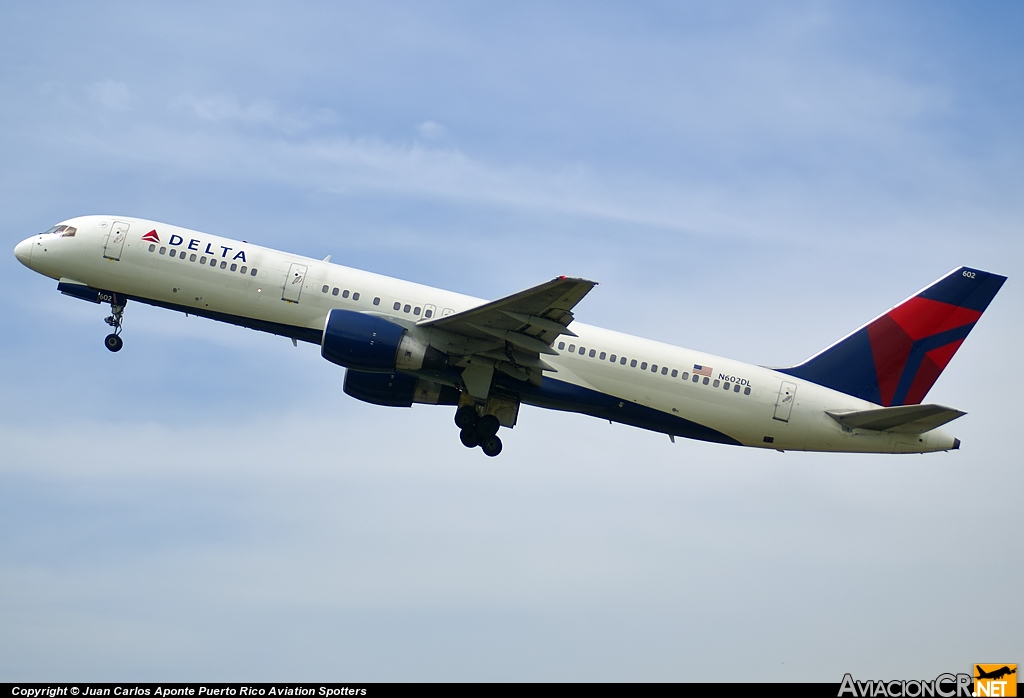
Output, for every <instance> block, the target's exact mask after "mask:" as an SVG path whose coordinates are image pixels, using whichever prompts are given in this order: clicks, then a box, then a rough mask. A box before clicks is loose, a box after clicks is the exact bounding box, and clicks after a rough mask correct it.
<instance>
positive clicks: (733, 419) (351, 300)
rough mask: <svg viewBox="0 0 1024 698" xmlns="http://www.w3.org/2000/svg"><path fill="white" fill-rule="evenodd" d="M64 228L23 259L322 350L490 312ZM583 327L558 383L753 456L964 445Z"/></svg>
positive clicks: (248, 257)
mask: <svg viewBox="0 0 1024 698" xmlns="http://www.w3.org/2000/svg"><path fill="white" fill-rule="evenodd" d="M65 223H67V224H69V225H72V226H74V227H76V228H77V232H76V234H75V235H74V237H61V236H60V234H50V235H45V234H44V235H38V236H34V237H32V238H29V239H28V240H26V241H24V242H23V243H21V244H20V245H19V246H18V248H17V250H16V253H17V255H18V258H19V259H21V260H22V261H23V262H24V263H25V264H26V265H27V266H29V267H30V268H32V269H33V270H35V271H37V272H39V273H41V274H45V275H47V276H50V277H52V278H55V279H59V280H63V281H67V282H76V283H79V284H85V285H87V286H90V287H92V288H96V289H103V290H106V291H112V292H115V293H118V294H124V295H126V296H129V297H131V298H134V299H137V300H141V301H143V302H150V303H153V304H155V305H162V306H166V307H172V308H175V309H178V310H182V311H185V312H189V311H196V312H198V313H199V314H207V315H211V316H213V317H215V318H217V319H225V320H228V321H231V322H237V323H238V324H250V323H247V322H246V321H256V326H259V328H260V329H268V330H269V331H278V330H277V329H275V328H277V327H280V328H282V329H281V330H280V331H279V333H280V334H288V335H291V336H293V337H298V338H300V339H305V340H307V341H319V340H318V339H317V337H319V336H320V334H321V333H322V331H323V329H324V324H325V321H326V319H327V315H328V313H329V312H330V310H331V309H333V308H342V309H346V310H353V311H362V312H373V313H375V314H379V315H381V316H383V317H387V318H389V319H392V320H394V321H396V322H398V323H400V324H404V325H406V326H409V325H412V324H414V323H416V322H423V321H424V320H426V319H429V318H436V317H442V316H445V315H450V314H453V313H459V312H462V311H465V310H468V309H470V308H473V307H476V306H479V305H482V304H483V303H484V302H485V301H483V300H481V299H478V298H473V297H470V296H465V295H462V294H458V293H453V292H451V291H445V290H442V289H438V288H432V287H429V286H424V285H421V284H416V283H412V282H408V281H402V280H400V279H394V278H390V277H387V276H382V275H379V274H373V273H370V272H366V271H360V270H358V269H352V268H349V267H345V266H341V265H338V264H332V263H330V262H327V261H320V260H316V259H310V258H308V257H303V256H301V255H296V254H291V253H287V252H279V251H277V250H272V249H267V248H264V247H260V246H258V245H253V244H250V243H248V242H243V241H238V240H232V239H228V238H222V237H217V236H215V235H209V234H206V233H199V232H195V231H192V230H187V229H184V228H178V227H175V226H171V225H165V224H162V223H155V222H152V221H146V220H142V219H137V218H130V217H113V216H84V217H80V218H75V219H72V220H69V221H65ZM124 224H127V226H128V231H127V234H126V235H122V236H121V237H120V239H116V237H117V236H116V233H115V231H114V228H115V226H117V225H122V226H123V225H124ZM150 230H155V231H157V237H158V238H159V240H160V241H159V242H149V241H146V240H144V239H142V237H141V236H142V235H143V234H145V233H147V232H148V231H150ZM115 248H116V249H115ZM172 251H174V253H175V255H174V256H173V257H172V256H171V252H172ZM296 265H298V266H296ZM301 267H305V268H306V269H305V270H303V273H302V277H301V283H300V284H297V285H296V284H293V285H292V287H291V288H289V284H288V281H289V280H290V279H294V274H295V270H296V269H301ZM243 269H244V272H243ZM254 270H255V275H253V272H254ZM296 286H301V288H297V287H296ZM218 315H220V316H224V317H218ZM250 326H253V325H252V324H250ZM284 328H295V329H294V330H292V329H288V330H286V329H284ZM571 330H572V331H573V332H574V333H575V334H576V335H577V337H575V338H570V337H568V336H562V337H560V338H559V339H558V340H557V341H556V342H555V343H554V345H553V348H555V349H556V350H557V355H552V356H544V360H545V361H546V362H547V363H548V364H550V365H551V366H552V367H553V368H555V369H557V372H555V373H550V372H546V373H545V374H544V375H545V380H548V379H549V378H550V379H551V380H556V381H561V382H564V383H568V384H570V385H572V386H576V387H577V388H585V389H588V390H589V391H594V393H596V394H600V395H601V396H603V397H608V396H610V397H611V398H613V399H615V400H618V401H620V403H619V404H620V405H622V404H624V403H634V404H636V405H642V406H644V407H647V408H650V409H652V410H656V411H658V412H661V413H665V414H666V415H671V416H673V417H679V418H682V419H685V420H688V421H689V422H693V423H695V424H698V425H702V426H703V427H707V428H709V429H712V430H715V431H717V432H720V433H721V434H724V435H727V436H728V437H729V438H730V439H731V440H732V442H738V443H739V444H742V445H744V446H755V447H761V448H772V449H778V450H809V451H844V452H875V453H910V452H916V453H922V452H929V451H944V450H949V449H951V448H954V439H953V438H952V437H951V436H949V435H947V434H945V433H943V432H942V431H940V430H938V429H934V430H932V431H929V432H926V433H924V434H900V433H890V432H877V431H871V430H860V429H846V428H844V427H842V426H840V424H839V423H838V422H836V421H835V420H834V419H832V418H831V417H829V416H828V415H827V414H826V410H862V409H869V408H873V407H877V405H873V404H872V403H869V402H867V401H864V400H860V399H857V398H854V397H850V396H849V395H846V394H844V393H840V392H837V391H835V390H831V389H829V388H825V387H822V386H820V385H817V384H815V383H811V382H808V381H805V380H801V379H798V378H795V377H793V376H790V375H786V374H782V373H779V372H776V371H773V370H771V369H768V368H764V367H761V366H754V365H751V364H746V363H742V362H739V361H733V360H730V359H725V358H721V357H718V356H712V355H709V354H704V353H701V352H698V351H694V350H692V349H685V348H682V347H675V346H671V345H668V344H663V343H660V342H655V341H652V340H648V339H642V338H640V337H635V336H631V335H627V334H622V333H619V332H614V331H611V330H606V329H602V328H599V327H592V326H590V325H585V324H583V323H580V322H573V323H572V325H571ZM581 347H582V348H583V349H584V353H582V354H581V353H580V348H581ZM570 348H572V351H570ZM613 355H614V356H615V360H614V362H613V361H612V358H611V357H612V356H613ZM621 357H626V363H625V364H623V363H621V361H622V358H621ZM654 366H657V369H656V370H652V367H654ZM695 366H700V367H706V368H710V369H711V375H709V376H704V375H697V382H694V374H695V371H694V367H695ZM698 373H701V371H698ZM684 375H685V379H684ZM524 401H525V402H530V400H529V399H528V398H526V397H524ZM539 404H543V403H539ZM560 409H567V408H566V407H560ZM579 411H581V412H586V411H587V410H585V409H580V410H579ZM651 428H655V429H656V430H657V431H665V432H666V433H673V432H672V430H671V429H661V428H657V427H651Z"/></svg>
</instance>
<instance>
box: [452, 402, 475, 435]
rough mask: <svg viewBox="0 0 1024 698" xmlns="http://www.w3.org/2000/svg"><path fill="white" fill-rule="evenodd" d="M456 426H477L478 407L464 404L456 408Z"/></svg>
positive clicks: (468, 427)
mask: <svg viewBox="0 0 1024 698" xmlns="http://www.w3.org/2000/svg"><path fill="white" fill-rule="evenodd" d="M455 426H457V427H458V428H459V429H472V428H473V427H475V426H476V408H474V407H473V406H472V405H463V406H462V407H460V408H459V409H457V410H455Z"/></svg>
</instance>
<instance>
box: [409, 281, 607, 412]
mask: <svg viewBox="0 0 1024 698" xmlns="http://www.w3.org/2000/svg"><path fill="white" fill-rule="evenodd" d="M596 285H597V282H595V281H588V280H586V279H575V278H569V277H565V276H560V277H558V278H557V279H552V280H551V281H548V282H547V283H543V284H540V285H538V286H534V287H533V288H528V289H526V290H525V291H520V292H519V293H513V294H512V295H511V296H506V297H504V298H500V299H498V300H496V301H491V302H490V303H484V304H483V305H480V306H477V307H476V308H470V309H469V310H465V311H463V312H461V313H456V314H454V315H448V316H445V317H440V318H433V319H431V320H423V321H420V322H419V323H417V327H424V328H431V329H436V330H442V331H443V332H444V333H445V334H446V335H447V336H448V337H453V338H457V341H449V342H447V344H446V345H445V346H444V347H440V348H443V349H444V350H445V351H447V352H448V353H449V354H451V355H454V356H460V357H462V359H463V363H462V364H461V365H464V366H466V367H467V368H471V367H474V366H475V367H477V368H479V367H481V366H482V365H483V366H487V367H489V368H479V370H480V371H482V372H481V373H480V376H481V377H480V378H479V379H478V380H479V381H480V382H481V383H483V382H487V383H489V381H490V374H489V373H488V371H489V370H493V369H497V370H499V371H502V372H504V373H507V374H509V375H511V376H514V377H516V378H519V379H521V380H530V381H532V382H535V383H538V384H539V382H540V376H541V373H540V372H541V371H554V370H555V369H554V368H553V367H551V366H550V365H548V364H547V363H545V362H544V360H543V359H542V358H541V356H542V355H544V354H550V355H553V354H556V353H557V352H556V351H555V350H554V349H552V348H551V343H552V342H553V341H555V339H556V338H557V337H558V336H559V335H563V334H564V335H568V336H570V337H575V336H576V335H575V334H574V333H573V332H572V331H571V330H569V329H568V328H567V325H569V323H571V322H572V321H573V314H572V309H573V308H574V307H575V306H576V304H577V303H579V302H580V301H581V300H582V299H583V297H584V296H586V295H587V293H589V292H590V289H592V288H593V287H594V286H596ZM477 368H474V369H473V371H471V372H470V374H469V375H467V374H466V373H463V378H464V379H465V380H466V381H467V385H469V384H470V383H476V380H475V379H473V378H472V377H471V376H472V375H473V373H474V371H476V370H477ZM484 376H486V378H485V377H484ZM480 390H482V388H480ZM470 392H471V393H473V394H477V393H478V392H479V391H478V390H477V389H476V386H475V385H474V386H472V387H470Z"/></svg>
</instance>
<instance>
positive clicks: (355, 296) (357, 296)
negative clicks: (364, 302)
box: [352, 291, 380, 301]
mask: <svg viewBox="0 0 1024 698" xmlns="http://www.w3.org/2000/svg"><path fill="white" fill-rule="evenodd" d="M352 300H354V301H357V300H359V291H356V292H355V293H353V294H352ZM377 300H380V299H379V298H378V299H377Z"/></svg>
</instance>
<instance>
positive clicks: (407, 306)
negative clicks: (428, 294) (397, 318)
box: [402, 303, 412, 313]
mask: <svg viewBox="0 0 1024 698" xmlns="http://www.w3.org/2000/svg"><path fill="white" fill-rule="evenodd" d="M410 310H412V306H411V305H409V304H408V303H406V304H405V307H404V308H402V312H403V313H407V312H409V311H410Z"/></svg>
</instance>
